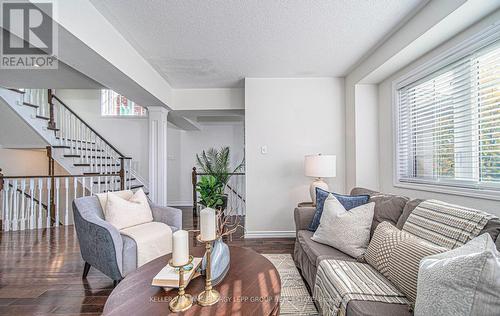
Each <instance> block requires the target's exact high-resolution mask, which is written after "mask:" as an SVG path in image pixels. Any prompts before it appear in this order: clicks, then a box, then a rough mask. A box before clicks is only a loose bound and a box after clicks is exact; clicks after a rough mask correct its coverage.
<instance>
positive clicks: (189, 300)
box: [168, 256, 193, 313]
mask: <svg viewBox="0 0 500 316" xmlns="http://www.w3.org/2000/svg"><path fill="white" fill-rule="evenodd" d="M192 262H193V256H189V260H188V262H187V263H186V264H183V265H180V266H177V265H174V264H173V261H172V259H170V261H169V262H168V264H169V265H170V266H171V267H174V268H178V270H179V293H178V294H177V296H176V297H174V298H173V299H172V300H171V301H170V303H169V304H168V306H169V307H170V310H171V311H172V312H174V313H179V312H184V311H187V310H188V309H189V308H191V306H193V296H191V295H190V294H186V292H185V291H184V267H185V266H188V265H190V264H191V263H192Z"/></svg>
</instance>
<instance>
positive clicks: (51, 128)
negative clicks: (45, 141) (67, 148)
mask: <svg viewBox="0 0 500 316" xmlns="http://www.w3.org/2000/svg"><path fill="white" fill-rule="evenodd" d="M47 129H49V130H51V131H54V132H58V131H59V129H58V128H56V127H50V126H49V127H47Z"/></svg>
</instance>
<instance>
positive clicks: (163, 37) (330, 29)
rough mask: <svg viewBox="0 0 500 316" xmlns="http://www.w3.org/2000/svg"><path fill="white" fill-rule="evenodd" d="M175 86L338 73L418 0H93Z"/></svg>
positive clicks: (224, 84) (235, 83)
mask: <svg viewBox="0 0 500 316" xmlns="http://www.w3.org/2000/svg"><path fill="white" fill-rule="evenodd" d="M91 1H92V3H93V4H94V6H95V7H96V8H97V9H98V10H99V11H100V12H101V13H102V14H103V15H104V16H105V17H106V18H107V19H108V20H109V21H110V22H111V23H112V24H113V25H114V27H115V28H116V29H117V30H118V31H119V32H120V33H121V34H122V35H123V36H124V37H125V39H127V40H128V41H129V42H130V43H131V44H132V45H133V46H134V47H135V48H136V49H137V50H138V52H139V53H140V54H142V55H143V56H144V58H145V59H146V60H147V61H149V62H150V63H151V65H152V66H153V67H155V68H156V69H157V71H158V72H159V73H160V74H161V75H162V76H164V77H165V78H166V79H167V80H168V81H169V83H170V84H171V85H172V86H173V87H175V88H213V87H236V86H241V85H242V81H243V80H242V79H243V78H245V77H312V76H315V77H317V76H344V75H345V74H346V71H347V70H348V69H349V67H351V66H352V65H353V64H355V63H356V62H357V61H358V60H359V59H360V58H361V57H362V56H363V55H364V54H365V53H367V52H368V51H369V50H370V48H372V47H373V46H374V45H376V44H377V43H378V42H379V41H380V40H381V39H382V38H384V36H385V35H386V34H387V33H389V32H390V31H391V30H392V29H393V28H394V27H395V26H396V25H398V23H399V22H400V21H401V20H403V19H404V18H405V16H407V15H409V14H411V13H412V10H415V8H417V7H418V6H419V4H420V3H421V2H422V0H316V1H312V0H287V1H285V0H281V1H280V0H247V1H230V0H226V1H222V0H211V1H197V0H177V1H168V0H149V1H137V0H91Z"/></svg>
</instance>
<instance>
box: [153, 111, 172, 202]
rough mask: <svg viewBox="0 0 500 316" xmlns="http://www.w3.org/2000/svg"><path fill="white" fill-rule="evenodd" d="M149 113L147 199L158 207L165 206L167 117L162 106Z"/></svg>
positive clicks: (166, 112)
mask: <svg viewBox="0 0 500 316" xmlns="http://www.w3.org/2000/svg"><path fill="white" fill-rule="evenodd" d="M148 111H149V197H150V198H151V200H152V201H153V202H155V203H157V204H159V205H162V206H166V205H167V115H168V110H167V109H166V108H164V107H162V106H150V107H148Z"/></svg>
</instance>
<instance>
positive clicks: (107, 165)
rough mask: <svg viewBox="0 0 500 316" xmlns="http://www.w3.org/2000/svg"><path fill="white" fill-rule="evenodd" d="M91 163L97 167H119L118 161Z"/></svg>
mask: <svg viewBox="0 0 500 316" xmlns="http://www.w3.org/2000/svg"><path fill="white" fill-rule="evenodd" d="M92 165H94V166H97V167H120V164H119V163H94V164H92Z"/></svg>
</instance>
